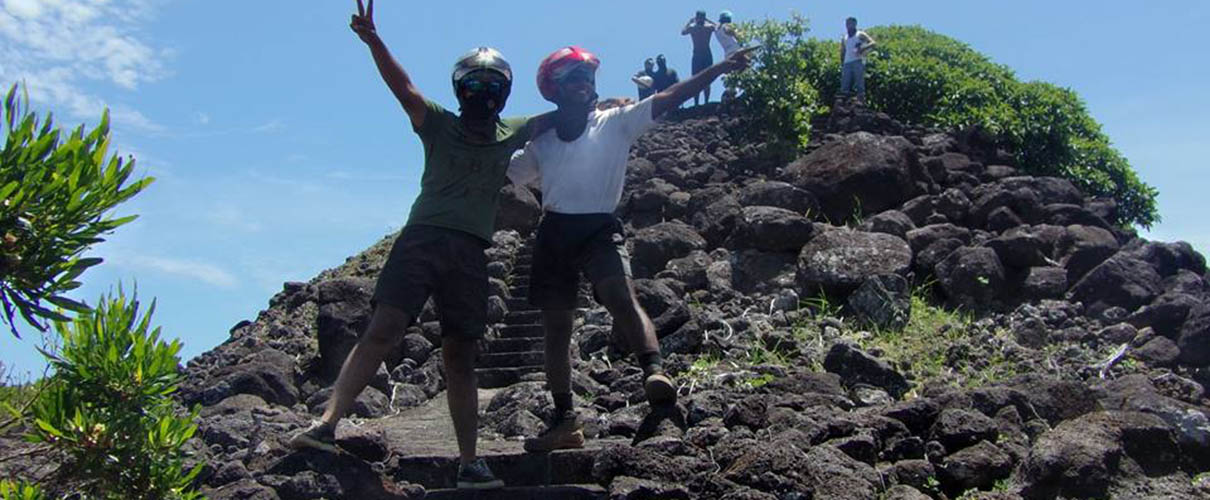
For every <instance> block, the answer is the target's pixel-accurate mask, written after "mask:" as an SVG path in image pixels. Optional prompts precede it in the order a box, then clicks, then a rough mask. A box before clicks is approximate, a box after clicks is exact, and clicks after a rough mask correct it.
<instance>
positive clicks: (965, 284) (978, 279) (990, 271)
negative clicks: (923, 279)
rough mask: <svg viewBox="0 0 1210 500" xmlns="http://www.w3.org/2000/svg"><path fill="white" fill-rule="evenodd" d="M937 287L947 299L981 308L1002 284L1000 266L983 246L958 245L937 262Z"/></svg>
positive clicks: (994, 256)
mask: <svg viewBox="0 0 1210 500" xmlns="http://www.w3.org/2000/svg"><path fill="white" fill-rule="evenodd" d="M935 272H936V274H937V281H938V282H939V283H940V284H941V290H942V291H943V292H944V293H945V295H946V297H948V298H949V300H950V301H951V302H953V303H954V304H957V305H961V306H965V307H970V308H972V309H983V308H986V307H987V306H988V304H989V303H990V302H991V301H992V299H994V298H996V296H997V294H998V293H999V291H1000V290H1001V289H1003V287H1004V282H1005V276H1004V266H1002V265H1001V264H1000V259H999V257H997V256H996V252H995V251H994V250H992V249H990V248H987V247H962V248H959V249H957V250H955V251H953V252H952V253H950V254H949V256H948V257H946V258H945V260H942V261H941V263H939V264H937V268H936V270H935Z"/></svg>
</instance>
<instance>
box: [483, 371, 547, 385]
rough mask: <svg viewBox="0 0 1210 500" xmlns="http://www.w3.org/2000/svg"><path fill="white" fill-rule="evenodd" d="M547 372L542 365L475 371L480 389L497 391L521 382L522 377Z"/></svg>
mask: <svg viewBox="0 0 1210 500" xmlns="http://www.w3.org/2000/svg"><path fill="white" fill-rule="evenodd" d="M543 370H545V367H543V366H542V365H532V366H512V367H508V368H480V369H477V370H475V375H477V376H478V377H479V388H481V389H495V388H497V387H506V386H510V385H513V384H515V383H517V382H520V381H521V377H523V376H525V375H529V374H531V373H537V372H541V371H543Z"/></svg>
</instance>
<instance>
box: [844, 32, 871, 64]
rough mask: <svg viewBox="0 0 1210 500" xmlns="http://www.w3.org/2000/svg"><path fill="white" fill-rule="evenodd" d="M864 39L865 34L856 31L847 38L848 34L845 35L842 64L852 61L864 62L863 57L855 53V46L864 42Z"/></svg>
mask: <svg viewBox="0 0 1210 500" xmlns="http://www.w3.org/2000/svg"><path fill="white" fill-rule="evenodd" d="M865 38H866V34H865V32H864V31H860V30H858V31H857V33H856V34H855V35H853V36H849V34H848V33H845V38H844V62H846V63H849V62H853V61H864V60H865V56H863V55H860V54H858V53H857V46H858V45H860V44H861V42H862V41H863V40H865Z"/></svg>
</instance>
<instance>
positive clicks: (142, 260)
mask: <svg viewBox="0 0 1210 500" xmlns="http://www.w3.org/2000/svg"><path fill="white" fill-rule="evenodd" d="M108 260H109V262H110V263H112V264H114V265H117V266H121V267H126V268H132V269H139V270H148V271H155V272H160V273H164V274H171V275H176V276H181V277H184V278H191V279H195V280H198V281H201V282H203V283H206V284H208V285H213V286H217V287H221V288H234V287H235V286H236V285H237V284H238V283H239V280H238V279H236V277H235V275H233V274H231V273H230V272H228V271H227V270H225V269H223V268H221V267H219V266H216V265H214V264H210V263H208V262H201V261H197V260H190V259H177V258H170V257H153V256H147V255H130V256H116V257H111V258H110V259H108Z"/></svg>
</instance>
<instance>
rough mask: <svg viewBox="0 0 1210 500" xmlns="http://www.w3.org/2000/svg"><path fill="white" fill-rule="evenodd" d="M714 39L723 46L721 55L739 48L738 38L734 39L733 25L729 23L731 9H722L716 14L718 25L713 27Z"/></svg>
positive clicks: (729, 53)
mask: <svg viewBox="0 0 1210 500" xmlns="http://www.w3.org/2000/svg"><path fill="white" fill-rule="evenodd" d="M714 39H715V40H718V44H719V46H721V47H722V48H723V57H726V56H729V55H731V53H732V52H735V51H737V50H739V48H740V45H739V40H737V39H736V35H735V25H734V24H732V23H731V11H729V10H724V11H723V12H722V13H720V14H719V15H718V27H717V28H715V29H714Z"/></svg>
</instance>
